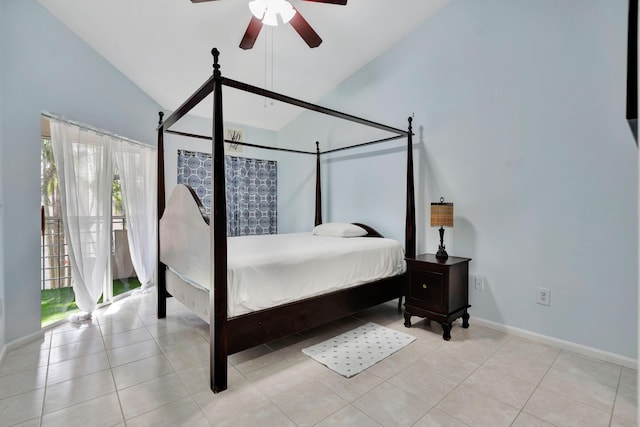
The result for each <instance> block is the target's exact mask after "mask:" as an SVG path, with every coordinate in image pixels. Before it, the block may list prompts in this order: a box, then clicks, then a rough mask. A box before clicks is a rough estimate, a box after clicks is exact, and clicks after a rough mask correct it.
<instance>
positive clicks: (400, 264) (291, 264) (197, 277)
mask: <svg viewBox="0 0 640 427" xmlns="http://www.w3.org/2000/svg"><path fill="white" fill-rule="evenodd" d="M181 187H184V186H178V187H176V189H175V190H174V192H173V193H172V195H171V197H170V200H169V203H168V205H167V209H166V210H165V213H164V215H163V217H162V220H161V221H160V246H161V250H160V260H161V261H162V262H163V263H164V264H166V265H167V266H168V267H169V268H171V269H172V271H173V272H175V273H176V274H177V275H178V276H179V277H180V278H181V279H183V280H184V281H186V282H188V283H191V284H195V285H196V286H200V287H203V288H206V289H208V288H209V283H210V268H211V259H210V257H209V253H210V247H209V238H210V237H209V233H210V229H209V226H208V225H207V224H206V223H205V222H204V221H203V220H202V216H201V214H200V211H199V209H198V207H197V206H196V205H195V203H194V201H193V197H192V196H191V194H190V193H189V191H188V189H186V187H184V188H181ZM227 258H228V261H227V282H228V283H227V284H228V315H229V316H237V315H241V314H244V313H248V312H251V311H256V310H262V309H265V308H270V307H275V306H277V305H281V304H285V303H288V302H292V301H296V300H300V299H302V298H307V297H311V296H315V295H320V294H323V293H327V292H331V291H334V290H338V289H345V288H348V287H351V286H355V285H359V284H362V283H365V282H370V281H374V280H376V279H382V278H385V277H392V276H396V275H399V274H402V273H403V272H404V271H405V269H406V266H405V261H404V250H403V248H402V245H400V243H399V242H397V241H396V240H393V239H385V238H377V237H347V238H344V237H328V236H316V235H313V234H312V233H311V232H308V233H291V234H275V235H267V236H242V237H231V238H228V239H227Z"/></svg>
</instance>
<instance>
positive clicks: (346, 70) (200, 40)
mask: <svg viewBox="0 0 640 427" xmlns="http://www.w3.org/2000/svg"><path fill="white" fill-rule="evenodd" d="M290 1H291V3H292V4H293V5H294V6H295V7H296V8H297V9H298V10H299V11H300V13H301V14H302V15H303V16H304V17H305V19H306V20H307V21H308V22H309V23H310V24H311V26H312V27H313V28H314V29H315V31H316V32H317V33H318V34H319V35H320V37H321V38H322V39H323V43H322V44H321V45H320V46H319V47H317V48H313V49H311V48H309V47H308V46H307V45H306V44H305V42H304V41H303V40H302V39H301V38H300V36H298V34H297V33H296V32H295V31H294V29H293V28H292V27H291V26H290V25H286V24H285V25H281V26H278V27H267V26H264V27H263V29H262V31H261V32H260V35H259V37H258V39H257V41H256V43H255V46H254V47H253V49H250V50H242V49H240V48H239V47H238V46H239V43H240V40H241V39H242V36H243V34H244V32H245V30H246V27H247V25H248V23H249V20H250V18H251V13H250V11H249V8H248V2H249V0H217V1H211V2H205V3H192V2H191V1H190V0H39V2H40V3H41V4H42V5H43V6H44V7H45V8H47V9H48V10H49V11H50V12H51V13H52V14H53V15H54V16H56V17H57V18H58V19H59V20H60V21H62V22H63V23H64V24H65V25H66V26H68V27H69V28H70V29H71V30H72V31H74V32H75V33H76V34H77V35H78V36H79V37H80V38H82V39H83V40H84V41H85V42H86V43H88V44H89V45H90V46H91V47H93V49H95V50H96V51H97V52H98V53H99V54H100V55H101V56H103V57H104V58H105V59H106V60H107V61H109V62H110V63H111V64H113V66H114V67H115V68H117V69H118V70H120V71H121V72H122V73H123V74H124V75H126V76H127V77H128V78H129V79H130V80H131V81H133V82H134V83H135V84H136V85H137V86H138V87H140V88H141V89H142V90H143V91H144V92H145V93H147V94H148V95H149V96H150V97H151V98H153V99H154V100H155V101H156V102H158V103H159V104H160V105H161V106H162V108H164V109H166V110H168V111H172V110H174V109H176V108H177V107H178V106H179V105H180V104H181V103H182V102H183V101H184V100H185V99H186V98H187V97H188V96H189V95H190V94H191V93H192V92H193V91H195V89H197V88H198V87H199V86H200V85H201V84H202V83H203V82H204V81H205V80H206V79H207V78H208V77H209V76H210V74H211V71H212V63H213V60H212V57H211V54H210V51H211V49H212V48H213V47H217V48H218V49H219V50H220V52H221V56H220V63H221V67H222V68H221V69H222V73H223V75H225V76H228V77H230V78H233V79H235V80H240V81H244V82H247V83H250V84H253V85H256V86H259V87H264V88H267V89H270V90H274V91H276V92H281V93H285V94H287V95H289V96H292V97H295V98H299V99H303V100H305V101H309V102H317V100H318V99H320V98H321V97H322V96H323V95H325V94H326V93H328V92H329V91H330V90H331V89H333V88H334V87H335V86H336V85H337V84H339V83H340V82H341V81H343V80H344V79H345V78H347V77H349V76H350V75H351V74H352V73H354V72H355V71H356V70H358V69H359V68H360V67H362V66H363V65H365V64H366V63H367V62H368V61H370V60H371V59H373V58H375V57H376V56H378V55H379V54H380V53H381V52H383V51H385V50H386V49H388V48H389V47H390V46H392V45H393V44H394V43H396V42H397V41H399V40H400V39H401V38H402V37H404V36H405V35H406V34H408V33H409V32H410V31H411V30H412V29H414V28H415V27H417V26H418V25H420V24H422V23H423V22H425V21H426V20H427V19H429V17H430V16H432V15H433V14H434V13H435V12H436V11H437V10H438V9H439V8H441V7H442V6H443V5H445V4H446V3H447V1H448V0H394V1H390V0H348V4H347V5H346V6H340V5H333V4H323V3H316V2H310V1H304V0H290ZM411 54H419V52H413V53H411ZM224 103H225V117H224V119H225V121H229V122H234V123H238V124H243V125H250V126H255V127H260V128H264V129H270V130H278V129H280V128H281V127H282V126H284V125H285V124H287V123H288V122H289V121H290V120H292V119H293V118H294V117H295V116H296V114H298V113H299V110H297V109H293V108H288V107H286V106H283V105H271V104H270V103H269V102H268V101H266V100H265V99H263V98H257V97H255V96H248V95H244V94H240V93H232V92H229V91H227V92H225V99H224ZM193 113H194V114H196V115H199V116H202V117H210V116H211V102H210V101H209V100H205V101H204V102H203V103H202V104H201V105H200V106H199V107H197V108H196V109H195V110H193Z"/></svg>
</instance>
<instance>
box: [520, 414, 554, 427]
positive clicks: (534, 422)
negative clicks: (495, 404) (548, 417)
mask: <svg viewBox="0 0 640 427" xmlns="http://www.w3.org/2000/svg"><path fill="white" fill-rule="evenodd" d="M511 427H554V425H553V424H549V423H548V422H546V421H543V420H541V419H540V418H536V417H534V416H533V415H530V414H527V413H526V412H520V415H518V418H516V420H515V421H514V422H513V424H511Z"/></svg>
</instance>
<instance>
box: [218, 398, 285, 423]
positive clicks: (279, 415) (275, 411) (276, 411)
mask: <svg viewBox="0 0 640 427" xmlns="http://www.w3.org/2000/svg"><path fill="white" fill-rule="evenodd" d="M256 423H259V424H260V427H295V426H296V424H295V423H294V422H293V421H291V420H290V419H289V418H288V417H287V416H286V415H285V414H284V413H283V412H282V411H281V410H280V408H278V407H277V406H276V405H275V404H274V403H272V402H262V403H260V404H258V405H255V406H251V407H248V408H247V409H246V411H244V412H243V413H242V414H240V415H237V416H236V417H234V418H232V419H230V420H228V421H223V422H222V423H220V424H216V427H225V426H228V427H239V426H247V427H249V426H255V425H256Z"/></svg>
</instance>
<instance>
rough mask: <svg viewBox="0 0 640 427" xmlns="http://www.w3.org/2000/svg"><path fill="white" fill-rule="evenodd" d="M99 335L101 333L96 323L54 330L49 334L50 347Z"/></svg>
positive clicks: (100, 335) (98, 336)
mask: <svg viewBox="0 0 640 427" xmlns="http://www.w3.org/2000/svg"><path fill="white" fill-rule="evenodd" d="M100 337H102V334H101V332H100V327H99V326H98V325H97V324H96V325H90V326H86V327H81V328H79V329H71V330H65V331H63V332H57V331H54V333H53V334H52V335H51V348H53V347H59V346H61V345H67V344H72V343H74V342H78V341H85V340H91V339H94V338H100Z"/></svg>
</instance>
